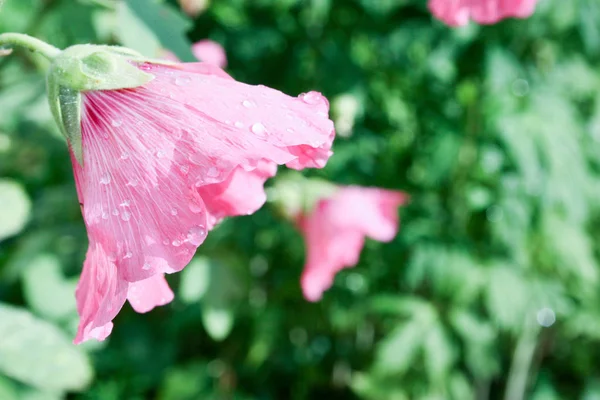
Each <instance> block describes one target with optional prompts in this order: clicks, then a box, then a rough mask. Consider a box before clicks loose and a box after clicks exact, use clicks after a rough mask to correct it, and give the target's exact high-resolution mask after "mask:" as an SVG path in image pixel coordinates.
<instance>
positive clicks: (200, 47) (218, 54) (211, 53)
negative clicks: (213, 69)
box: [192, 39, 227, 68]
mask: <svg viewBox="0 0 600 400" xmlns="http://www.w3.org/2000/svg"><path fill="white" fill-rule="evenodd" d="M192 53H194V56H196V58H197V59H198V60H200V61H204V62H207V63H211V64H213V65H216V66H217V67H219V68H225V67H226V66H227V55H226V54H225V49H223V46H221V45H220V44H219V43H217V42H213V41H212V40H209V39H204V40H200V41H199V42H196V43H194V44H193V45H192Z"/></svg>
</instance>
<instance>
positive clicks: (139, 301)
mask: <svg viewBox="0 0 600 400" xmlns="http://www.w3.org/2000/svg"><path fill="white" fill-rule="evenodd" d="M173 297H174V296H173V291H172V290H171V288H170V287H169V284H168V283H167V280H166V279H165V277H164V275H162V274H157V275H154V276H151V277H150V278H148V279H144V280H143V281H137V282H132V283H130V284H129V290H128V291H127V300H129V303H130V304H131V307H133V309H134V310H135V311H137V312H139V313H146V312H148V311H150V310H152V309H153V308H154V307H156V306H164V305H165V304H168V303H170V302H171V301H173Z"/></svg>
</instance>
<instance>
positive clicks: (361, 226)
mask: <svg viewBox="0 0 600 400" xmlns="http://www.w3.org/2000/svg"><path fill="white" fill-rule="evenodd" d="M405 201H406V196H405V195H404V194H403V193H401V192H396V191H391V190H383V189H377V188H364V187H359V186H347V187H343V188H340V189H339V190H338V191H337V192H335V194H334V195H333V196H332V197H330V198H324V199H321V200H320V201H319V202H318V203H317V204H316V206H315V208H314V210H313V211H312V213H311V214H309V215H302V216H300V218H299V221H298V222H299V226H300V229H301V230H302V232H303V233H304V236H305V239H306V247H307V257H306V265H305V267H304V272H303V273H302V278H301V285H302V290H303V292H304V297H306V299H307V300H309V301H318V300H320V299H321V296H322V295H323V292H324V291H325V290H327V289H329V288H330V287H331V285H332V284H333V278H334V277H335V274H336V273H337V272H339V271H340V270H342V269H343V268H347V267H352V266H354V265H356V264H357V263H358V259H359V256H360V252H361V250H362V248H363V245H364V241H365V236H368V237H370V238H372V239H375V240H378V241H380V242H389V241H391V240H392V239H393V238H394V236H395V235H396V233H397V231H398V207H399V206H401V205H402V204H404V203H405Z"/></svg>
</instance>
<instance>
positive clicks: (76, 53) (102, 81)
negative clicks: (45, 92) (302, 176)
mask: <svg viewBox="0 0 600 400" xmlns="http://www.w3.org/2000/svg"><path fill="white" fill-rule="evenodd" d="M139 58H140V56H139V55H138V54H136V53H135V52H134V51H132V50H129V49H125V48H122V47H114V48H113V47H111V46H94V45H76V46H72V47H69V48H68V49H66V50H64V51H63V52H62V53H60V54H59V55H58V56H57V57H56V58H55V59H54V60H53V62H52V66H51V67H50V71H49V75H52V76H54V77H55V79H56V80H57V82H58V84H59V86H63V87H67V88H69V89H73V90H77V91H80V92H82V91H92V90H116V89H127V88H135V87H138V86H142V85H144V84H146V83H148V82H150V81H151V80H152V79H154V76H153V75H152V74H149V73H147V72H144V71H142V70H140V69H139V68H137V67H136V66H135V65H133V64H132V62H131V60H132V59H139Z"/></svg>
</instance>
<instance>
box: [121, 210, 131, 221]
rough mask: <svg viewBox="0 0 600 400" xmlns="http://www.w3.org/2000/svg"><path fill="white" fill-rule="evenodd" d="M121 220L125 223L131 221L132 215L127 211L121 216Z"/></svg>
mask: <svg viewBox="0 0 600 400" xmlns="http://www.w3.org/2000/svg"><path fill="white" fill-rule="evenodd" d="M121 219H122V220H123V221H129V220H130V219H131V213H128V212H127V211H125V212H124V213H123V214H121Z"/></svg>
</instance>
